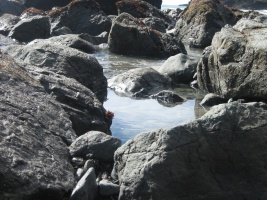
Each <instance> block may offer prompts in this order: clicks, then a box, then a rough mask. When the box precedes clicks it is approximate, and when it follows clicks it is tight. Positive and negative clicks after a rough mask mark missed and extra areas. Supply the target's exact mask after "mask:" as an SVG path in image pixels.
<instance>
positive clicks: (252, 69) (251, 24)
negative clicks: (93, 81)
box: [197, 19, 267, 101]
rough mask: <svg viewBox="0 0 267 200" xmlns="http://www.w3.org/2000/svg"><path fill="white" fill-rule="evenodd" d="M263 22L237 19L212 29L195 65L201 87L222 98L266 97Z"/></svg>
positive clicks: (266, 63) (255, 98)
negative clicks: (231, 24)
mask: <svg viewBox="0 0 267 200" xmlns="http://www.w3.org/2000/svg"><path fill="white" fill-rule="evenodd" d="M266 33H267V22H264V23H261V22H260V21H256V20H248V19H241V20H240V21H239V22H238V23H237V24H236V25H235V26H234V27H229V26H226V27H224V28H223V29H222V30H221V32H219V33H216V34H215V36H214V38H213V41H212V45H211V47H210V48H209V49H208V50H206V51H205V54H204V56H203V58H202V59H201V61H200V62H199V65H198V77H197V78H198V85H199V87H200V88H201V89H204V90H207V91H209V92H211V93H216V94H219V95H221V96H223V97H225V98H228V99H229V98H234V99H247V100H253V99H254V100H259V99H261V100H265V101H266V100H267V87H266V86H267V85H266V83H267V72H266V65H267V60H266V53H267V52H266V48H267V42H266V39H267V37H266Z"/></svg>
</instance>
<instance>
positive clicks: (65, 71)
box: [6, 41, 107, 102]
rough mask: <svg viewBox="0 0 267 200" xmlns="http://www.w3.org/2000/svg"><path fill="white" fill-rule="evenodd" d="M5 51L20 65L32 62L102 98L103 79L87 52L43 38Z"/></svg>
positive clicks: (94, 61) (101, 71) (100, 70)
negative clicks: (73, 80)
mask: <svg viewBox="0 0 267 200" xmlns="http://www.w3.org/2000/svg"><path fill="white" fill-rule="evenodd" d="M6 51H7V52H8V54H10V55H11V56H12V57H14V58H15V59H16V60H17V61H18V62H20V63H22V64H24V65H29V66H30V65H33V66H36V67H39V68H42V69H46V70H48V71H51V72H54V73H57V74H59V75H64V76H66V77H68V78H74V79H75V80H77V81H78V82H79V83H81V84H83V85H84V86H86V87H87V88H89V89H90V90H91V91H92V92H94V93H95V94H96V96H97V97H98V99H99V100H100V101H101V102H102V101H103V100H104V99H105V98H106V95H107V80H106V78H105V76H104V75H103V68H102V66H101V65H100V64H99V63H98V61H97V60H96V59H95V58H94V57H93V56H90V55H89V54H86V53H83V52H81V51H78V50H76V49H73V48H68V47H66V46H63V45H57V44H51V43H46V42H44V41H43V42H42V41H41V42H37V43H30V44H28V45H25V46H11V47H9V48H8V49H7V50H6Z"/></svg>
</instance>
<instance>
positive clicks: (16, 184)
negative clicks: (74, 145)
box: [0, 54, 76, 200]
mask: <svg viewBox="0 0 267 200" xmlns="http://www.w3.org/2000/svg"><path fill="white" fill-rule="evenodd" d="M0 57H1V59H0V83H1V84H0V91H1V92H0V93H1V95H0V130H1V131H0V177H1V178H0V197H1V199H2V200H17V199H28V200H34V199H40V200H45V199H55V200H60V199H63V198H65V197H66V196H67V195H68V193H69V191H71V189H72V188H73V187H74V182H75V180H74V169H73V167H72V165H71V164H70V157H69V152H68V148H67V146H68V145H69V144H70V143H71V142H73V141H74V140H75V138H76V136H75V133H74V131H73V130H72V128H71V121H70V120H69V119H68V115H67V114H66V113H65V112H64V110H63V109H62V108H61V106H60V104H59V103H57V102H56V101H55V100H54V99H53V98H52V97H51V96H50V95H47V94H46V92H45V91H44V89H43V88H42V86H41V85H39V83H38V81H35V80H34V79H33V78H32V77H31V76H30V75H29V74H28V73H27V72H26V71H25V70H24V69H23V68H21V67H20V66H18V65H17V64H16V63H15V62H14V60H12V59H11V58H10V57H8V56H6V55H4V54H2V55H0Z"/></svg>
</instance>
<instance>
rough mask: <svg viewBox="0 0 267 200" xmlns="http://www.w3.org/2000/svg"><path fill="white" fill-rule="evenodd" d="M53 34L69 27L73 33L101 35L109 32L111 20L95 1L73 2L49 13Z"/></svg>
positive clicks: (79, 0)
mask: <svg viewBox="0 0 267 200" xmlns="http://www.w3.org/2000/svg"><path fill="white" fill-rule="evenodd" d="M49 16H50V19H51V25H52V32H53V31H54V30H56V29H59V28H61V27H68V28H69V29H70V30H71V31H72V32H73V33H75V34H80V33H88V34H90V35H94V36H95V35H99V34H100V33H102V32H104V31H107V32H109V30H110V27H111V21H110V19H109V18H108V17H107V16H106V15H105V13H103V11H101V10H100V8H99V5H98V4H97V3H96V2H95V1H93V0H73V1H72V2H71V3H70V4H68V5H67V6H65V7H62V8H56V9H53V10H51V11H50V12H49Z"/></svg>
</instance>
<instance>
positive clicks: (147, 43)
mask: <svg viewBox="0 0 267 200" xmlns="http://www.w3.org/2000/svg"><path fill="white" fill-rule="evenodd" d="M108 44H109V49H110V51H112V52H114V53H119V54H126V55H127V54H128V55H137V56H150V57H169V56H172V55H176V54H178V53H185V54H186V50H185V48H184V45H183V44H182V43H181V42H180V41H179V40H176V39H175V38H174V37H173V36H171V35H170V34H166V33H161V32H159V31H156V30H154V29H151V28H149V27H148V26H146V25H145V24H144V23H143V22H142V21H141V20H140V19H137V18H134V17H133V16H131V15H130V14H127V13H122V14H120V15H119V16H118V17H117V18H116V19H115V20H114V21H113V23H112V27H111V31H110V33H109V39H108Z"/></svg>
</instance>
